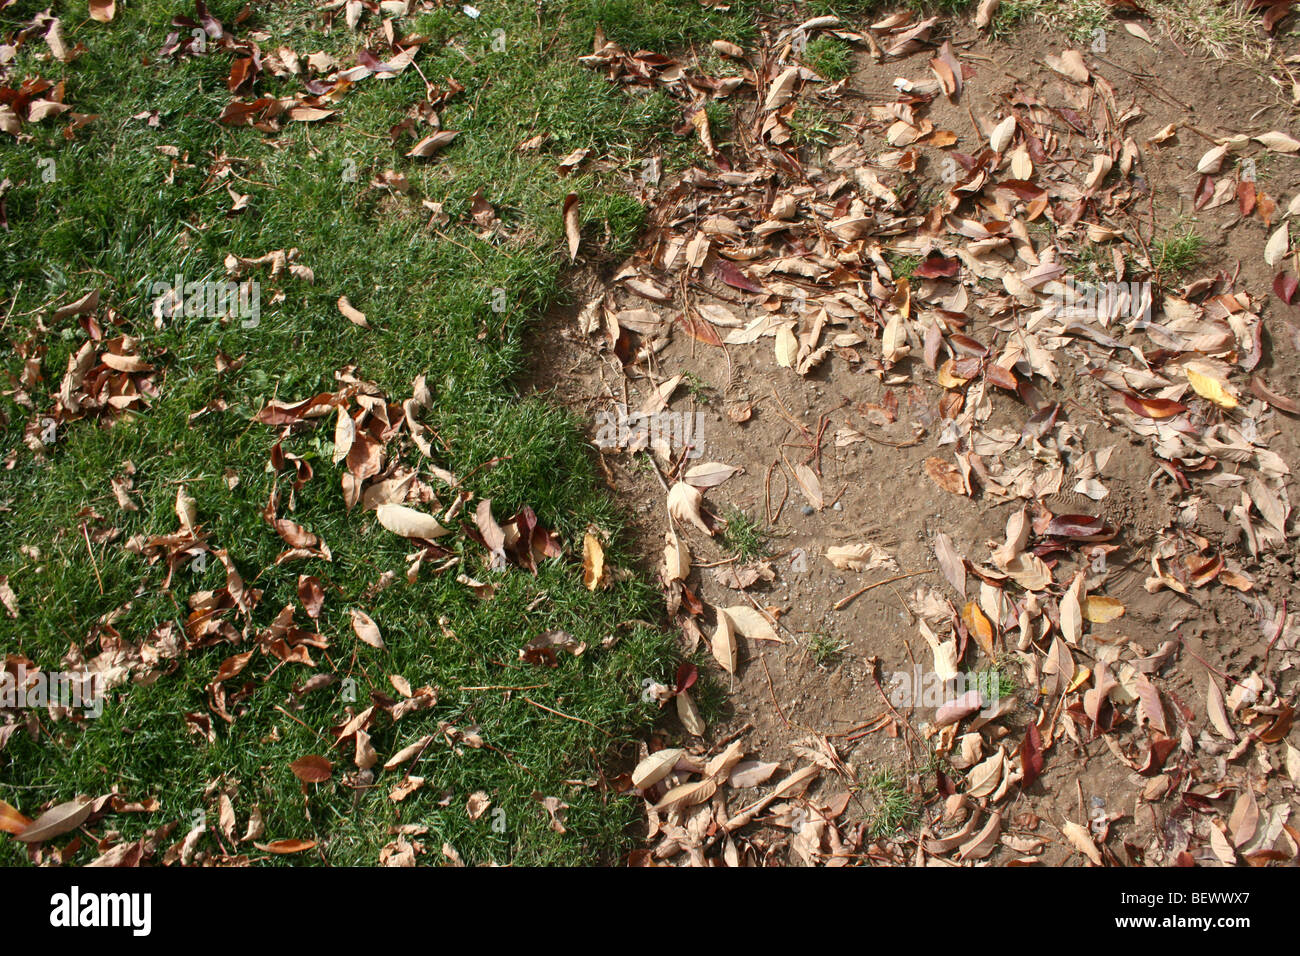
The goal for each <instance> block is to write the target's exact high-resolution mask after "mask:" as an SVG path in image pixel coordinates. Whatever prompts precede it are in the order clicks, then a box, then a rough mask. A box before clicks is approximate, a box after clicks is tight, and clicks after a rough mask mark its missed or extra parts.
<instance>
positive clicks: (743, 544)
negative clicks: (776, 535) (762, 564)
mask: <svg viewBox="0 0 1300 956" xmlns="http://www.w3.org/2000/svg"><path fill="white" fill-rule="evenodd" d="M723 519H724V520H725V521H726V522H727V527H726V530H724V531H723V532H722V541H723V544H725V545H726V546H727V548H729V549H730V550H731V551H732V552H733V553H734V554H737V555H739V556H740V557H741V558H742V559H743V560H745V561H751V560H754V559H755V558H762V557H766V556H767V554H768V547H767V536H766V533H765V532H764V530H763V526H762V524H760V523H759V522H758V520H757V519H755V518H751V517H750V516H749V514H748V513H747V512H745V511H742V510H741V509H740V508H737V507H735V506H734V505H732V506H731V507H730V508H728V509H727V513H726V514H725V515H723Z"/></svg>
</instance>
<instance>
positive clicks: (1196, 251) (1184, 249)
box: [1151, 225, 1205, 279]
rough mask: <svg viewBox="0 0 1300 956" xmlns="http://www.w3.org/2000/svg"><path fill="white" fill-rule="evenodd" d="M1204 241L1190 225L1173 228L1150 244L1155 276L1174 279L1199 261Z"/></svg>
mask: <svg viewBox="0 0 1300 956" xmlns="http://www.w3.org/2000/svg"><path fill="white" fill-rule="evenodd" d="M1204 245H1205V239H1204V237H1203V236H1201V235H1200V234H1199V233H1197V232H1196V230H1195V229H1194V228H1193V227H1192V226H1191V225H1183V226H1179V227H1177V228H1175V229H1174V230H1173V231H1172V232H1171V233H1170V234H1169V235H1167V236H1165V237H1164V238H1162V239H1157V240H1156V241H1155V242H1153V243H1152V244H1151V259H1152V262H1151V265H1152V268H1154V269H1155V273H1156V275H1157V276H1160V277H1162V278H1166V279H1170V278H1176V277H1177V276H1179V275H1181V274H1182V273H1184V272H1186V271H1187V270H1188V269H1190V268H1191V267H1192V266H1194V265H1195V264H1196V263H1197V261H1198V260H1199V259H1200V255H1201V249H1202V247H1204Z"/></svg>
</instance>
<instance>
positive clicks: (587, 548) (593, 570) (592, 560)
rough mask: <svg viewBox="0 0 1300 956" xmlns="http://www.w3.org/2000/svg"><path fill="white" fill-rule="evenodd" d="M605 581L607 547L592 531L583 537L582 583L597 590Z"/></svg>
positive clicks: (590, 588)
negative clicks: (603, 545) (602, 545)
mask: <svg viewBox="0 0 1300 956" xmlns="http://www.w3.org/2000/svg"><path fill="white" fill-rule="evenodd" d="M604 582H605V549H604V548H603V547H601V544H600V539H599V538H597V537H596V536H595V535H594V534H592V533H591V532H587V533H586V534H585V535H583V537H582V583H583V584H585V585H586V586H587V590H588V591H595V590H596V589H597V588H599V587H600V586H601V585H602V584H603V583H604Z"/></svg>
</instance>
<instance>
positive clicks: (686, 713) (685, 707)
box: [677, 691, 708, 737]
mask: <svg viewBox="0 0 1300 956" xmlns="http://www.w3.org/2000/svg"><path fill="white" fill-rule="evenodd" d="M677 717H678V719H679V720H681V722H682V726H683V727H685V728H686V731H687V733H691V734H694V735H695V736H697V737H703V736H704V734H705V732H706V731H707V730H708V726H707V725H706V724H705V723H704V718H703V717H701V716H700V709H699V708H698V707H696V706H695V701H693V700H692V699H691V695H690V693H688V692H687V691H682V692H680V693H679V694H677Z"/></svg>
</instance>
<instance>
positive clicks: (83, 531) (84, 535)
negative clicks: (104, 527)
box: [81, 521, 104, 594]
mask: <svg viewBox="0 0 1300 956" xmlns="http://www.w3.org/2000/svg"><path fill="white" fill-rule="evenodd" d="M81 536H82V538H84V539H85V541H86V552H87V553H88V554H89V555H90V566H91V567H92V568H94V569H95V580H96V581H97V582H98V583H99V593H100V594H103V593H104V579H103V578H101V577H100V576H99V565H98V564H96V563H95V549H94V548H92V547H91V546H90V532H89V531H87V530H86V522H84V521H83V522H81Z"/></svg>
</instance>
